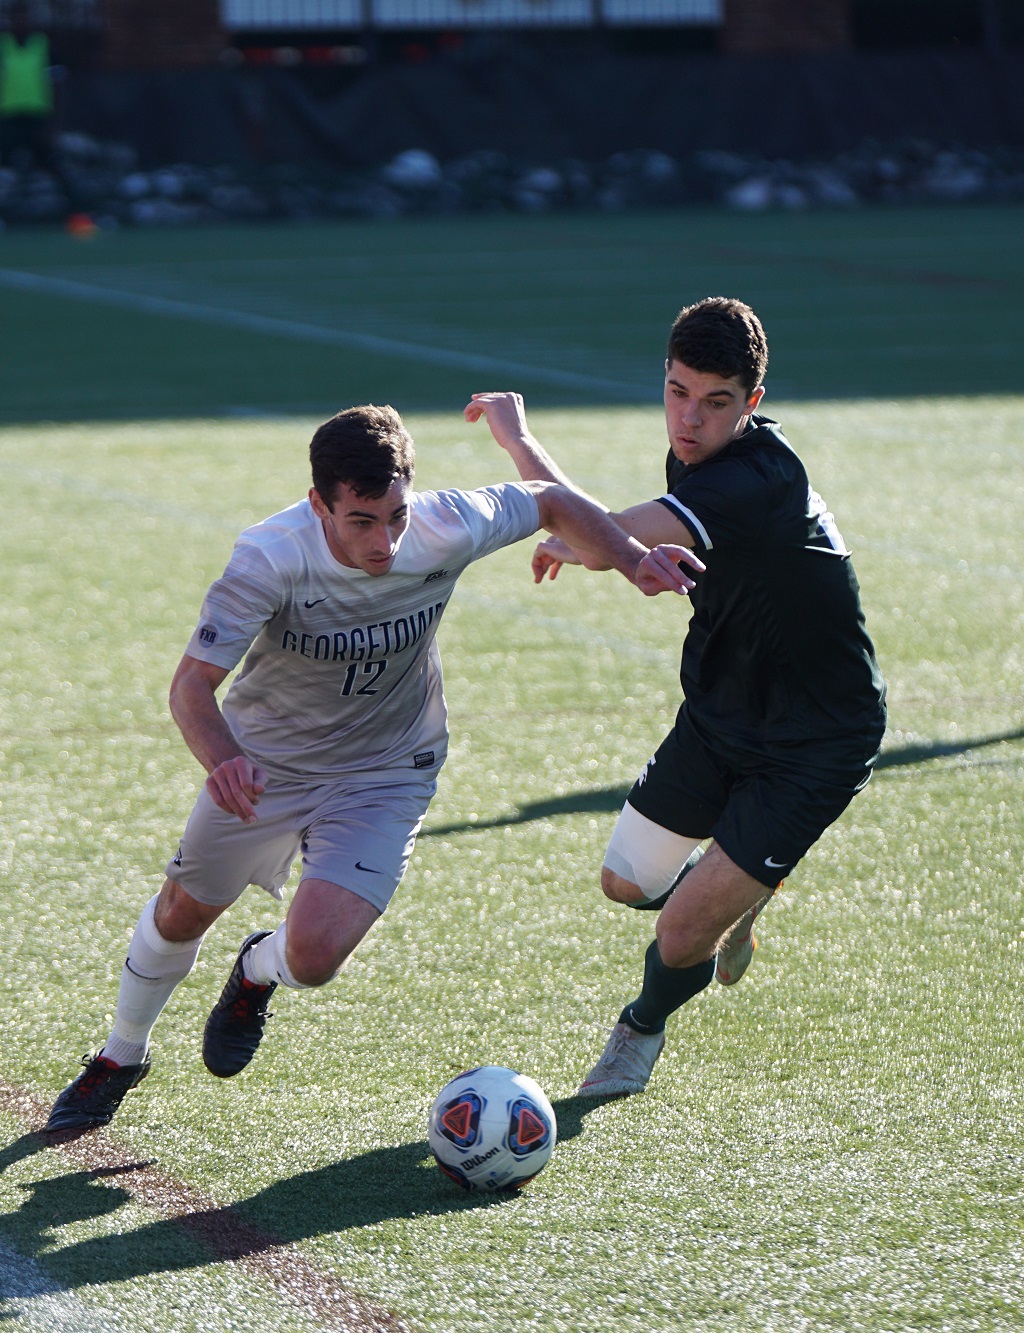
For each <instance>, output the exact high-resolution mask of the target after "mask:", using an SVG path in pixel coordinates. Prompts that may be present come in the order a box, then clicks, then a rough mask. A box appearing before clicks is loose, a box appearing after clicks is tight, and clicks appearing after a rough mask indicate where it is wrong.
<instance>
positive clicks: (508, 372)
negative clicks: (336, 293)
mask: <svg viewBox="0 0 1024 1333" xmlns="http://www.w3.org/2000/svg"><path fill="white" fill-rule="evenodd" d="M0 286H3V287H7V288H10V289H11V290H13V291H25V292H37V293H42V294H43V295H46V296H58V297H64V298H65V299H67V300H71V301H84V302H86V303H88V304H92V305H106V306H113V307H115V308H116V309H119V310H130V311H132V312H133V313H138V314H146V315H160V316H163V317H167V318H171V319H187V320H193V321H195V322H197V323H201V324H213V325H216V326H219V327H221V328H228V329H238V330H241V331H243V332H245V333H257V334H266V335H267V336H269V337H273V338H287V339H289V340H291V341H293V342H307V343H322V344H325V345H326V346H329V347H348V348H354V349H356V350H357V351H361V352H371V353H375V354H377V355H380V356H387V357H405V358H407V359H408V360H411V361H421V362H426V363H428V364H431V365H441V366H448V367H450V368H452V369H455V370H471V371H476V372H480V373H486V374H492V375H493V374H500V375H502V376H503V377H504V381H503V382H507V379H508V377H509V376H519V377H525V378H529V379H531V380H533V381H534V382H539V383H543V384H553V385H557V386H559V387H560V388H567V389H581V390H587V391H588V392H590V393H593V394H597V395H599V396H600V397H601V398H602V399H603V400H608V399H612V400H616V401H619V400H625V401H627V402H636V401H638V400H639V399H641V398H645V397H647V396H648V395H647V394H645V391H644V388H643V386H640V385H637V384H630V383H623V382H621V381H618V380H608V379H603V378H600V377H598V376H594V375H580V374H577V373H575V372H573V371H568V370H558V369H556V368H555V367H553V366H535V365H528V364H523V363H521V362H516V361H506V360H505V359H504V358H503V357H491V356H480V355H479V354H477V353H473V352H458V351H453V350H451V349H448V348H444V347H430V346H427V345H426V344H423V343H414V342H404V341H402V340H400V339H397V338H382V337H380V336H378V335H377V334H372V333H356V332H353V331H352V330H349V329H334V328H330V327H329V326H327V325H324V324H312V323H309V322H307V321H304V320H294V319H282V318H280V317H278V316H275V315H258V314H255V313H253V312H251V311H246V310H233V309H231V308H230V307H226V306H217V305H207V304H205V303H202V302H197V301H182V300H178V299H175V298H172V297H168V296H152V295H149V294H147V293H145V292H131V291H123V290H121V289H120V288H116V287H102V286H98V285H97V284H95V283H91V282H80V281H77V280H75V279H72V278H57V277H52V276H48V275H45V274H40V273H26V272H24V271H22V270H19V269H0Z"/></svg>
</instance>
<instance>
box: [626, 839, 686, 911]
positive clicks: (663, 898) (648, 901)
mask: <svg viewBox="0 0 1024 1333" xmlns="http://www.w3.org/2000/svg"><path fill="white" fill-rule="evenodd" d="M703 855H704V848H703V847H695V848H694V849H693V851H692V852H691V853H690V855H689V857H688V858H687V861H686V864H685V865H684V866H683V868H682V870H680V872H679V874H678V875H677V876H676V882H675V884H673V885H672V887H671V888H670V889H666V890H665V892H664V893H662V894H660V895H659V896H658V897H657V898H645V899H644V900H643V902H642V903H630V904H629V905H630V907H633V908H635V909H636V911H638V912H660V911H661V909H662V908H663V907H664V906H665V904H666V903H667V902H668V900H669V899H670V898H671V897H672V895H673V893H675V891H676V885H678V883H679V881H680V880H681V879H682V878H683V876H684V875H688V874H689V873H690V871H691V870H692V869H693V867H694V866H695V865H696V864H697V862H698V861H699V860H700V858H701V857H702V856H703Z"/></svg>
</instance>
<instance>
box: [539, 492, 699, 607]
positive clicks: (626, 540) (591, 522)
mask: <svg viewBox="0 0 1024 1333" xmlns="http://www.w3.org/2000/svg"><path fill="white" fill-rule="evenodd" d="M527 485H528V487H529V489H530V490H531V491H532V492H533V494H534V496H535V497H536V500H537V508H538V510H539V511H540V522H541V526H542V527H544V528H547V530H548V531H549V532H550V533H552V534H553V535H554V536H555V537H556V538H558V539H559V540H560V541H561V542H564V543H565V544H566V546H568V547H569V549H570V551H571V552H572V553H575V552H577V551H579V552H582V553H584V560H585V563H587V564H591V561H593V565H594V567H595V568H602V569H617V570H618V571H619V573H620V574H622V575H624V577H626V578H627V579H629V581H630V582H631V583H635V584H636V585H637V587H638V588H639V589H640V591H641V592H643V593H644V594H645V596H648V597H653V596H655V594H657V593H659V592H666V591H671V592H677V593H682V594H686V593H688V592H691V591H692V590H693V588H694V587H695V586H696V585H695V584H694V581H693V579H692V578H691V577H690V576H689V574H688V573H686V571H685V570H684V569H682V568H681V562H682V563H685V564H687V565H688V566H689V567H690V568H691V569H693V570H696V571H698V572H699V571H701V570H703V568H704V565H703V564H702V563H701V561H700V560H698V559H697V557H696V556H695V555H694V554H693V552H692V551H689V550H687V549H686V548H685V547H684V546H678V545H674V546H670V547H666V548H665V549H666V550H668V551H670V552H673V553H675V554H673V555H672V556H671V558H669V557H667V556H665V555H663V554H659V553H656V552H651V551H649V550H648V549H647V547H646V546H645V545H644V544H643V542H641V541H638V540H637V539H636V538H635V537H633V536H630V534H629V533H628V532H625V531H624V530H623V528H622V527H621V526H620V525H619V523H618V521H617V520H616V518H615V517H613V516H612V515H611V514H609V512H608V511H607V509H605V508H604V507H603V506H602V505H599V504H598V503H597V502H596V501H595V500H592V499H590V497H589V496H586V495H583V494H582V492H580V491H577V490H574V489H572V488H570V487H568V486H562V485H560V484H559V483H557V482H550V481H547V482H543V481H539V482H538V481H534V482H528V483H527ZM542 545H543V543H542ZM556 551H557V548H556ZM652 556H654V558H653V559H651V558H650V557H652ZM557 558H558V557H557V554H556V555H555V557H554V559H556V560H557ZM551 563H553V562H552V561H548V562H547V565H546V566H545V567H550V565H551ZM543 576H544V569H543V568H542V569H541V570H540V571H539V573H538V569H537V557H536V556H535V557H534V577H535V579H536V580H537V582H540V579H541V578H543Z"/></svg>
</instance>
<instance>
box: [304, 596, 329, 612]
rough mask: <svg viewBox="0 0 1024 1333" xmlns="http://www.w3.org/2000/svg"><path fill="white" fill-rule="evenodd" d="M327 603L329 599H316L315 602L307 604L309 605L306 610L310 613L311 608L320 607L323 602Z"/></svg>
mask: <svg viewBox="0 0 1024 1333" xmlns="http://www.w3.org/2000/svg"><path fill="white" fill-rule="evenodd" d="M326 601H327V598H326V597H318V598H317V599H316V601H315V602H307V603H306V610H307V611H308V610H309V609H310V607H312V606H319V605H320V603H321V602H326Z"/></svg>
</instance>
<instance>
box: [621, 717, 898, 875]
mask: <svg viewBox="0 0 1024 1333" xmlns="http://www.w3.org/2000/svg"><path fill="white" fill-rule="evenodd" d="M865 748H866V750H867V753H866V754H865V758H864V760H863V762H860V763H858V764H851V762H850V759H849V754H848V750H847V752H846V753H844V754H843V755H842V756H841V757H838V756H837V757H836V759H835V760H834V761H833V760H832V758H831V757H830V754H829V751H828V748H827V747H824V746H818V745H815V746H792V747H786V752H785V753H784V754H782V753H781V752H780V756H779V758H778V760H777V761H775V760H773V759H772V758H771V757H753V756H747V755H744V756H739V755H731V754H729V753H728V752H722V751H718V750H714V751H713V750H711V749H710V748H709V747H708V746H707V745H705V744H704V742H703V741H702V740H701V738H700V736H699V735H698V734H697V732H696V731H695V730H694V727H693V725H692V723H691V722H690V721H689V719H688V718H687V717H686V714H685V710H683V711H682V712H681V713H680V716H679V718H678V720H677V722H676V725H675V727H674V728H673V730H672V731H671V732H669V734H668V735H667V736H666V737H665V739H664V741H662V743H661V745H660V746H659V747H658V750H657V751H656V753H655V754H654V756H653V758H652V759H651V760H650V761H649V762H648V764H647V767H646V768H645V769H644V771H643V773H641V775H640V777H639V778H638V779H637V781H636V782H635V783H634V785H633V789H632V791H631V792H630V793H629V796H628V797H627V798H626V799H627V800H628V801H629V804H630V805H631V806H633V808H634V809H636V810H638V811H639V812H640V814H642V815H645V816H646V817H647V818H648V819H650V820H653V822H654V823H655V824H660V825H661V826H662V828H667V829H670V830H671V831H672V832H673V833H678V834H679V835H680V836H681V837H684V838H700V839H702V840H703V839H704V838H714V840H715V842H716V843H717V844H718V845H719V847H721V849H722V851H723V852H725V854H726V856H728V857H729V858H730V860H732V861H735V863H736V864H737V865H738V866H739V867H740V869H741V870H745V871H746V872H747V874H748V875H752V876H753V877H754V879H756V880H759V881H760V882H761V883H762V884H764V885H766V886H767V887H769V888H774V887H775V886H776V885H777V884H779V883H781V881H782V880H784V879H785V878H786V876H787V875H788V874H789V873H790V871H791V870H792V869H793V867H794V866H795V865H796V864H797V862H798V861H799V860H800V859H801V857H803V856H804V855H805V853H806V852H807V851H809V849H810V848H811V847H813V845H814V844H815V843H816V842H817V841H818V839H819V838H820V837H821V835H822V833H824V831H825V830H826V829H827V828H828V826H829V825H830V824H833V823H834V822H835V821H836V820H837V819H838V818H839V816H840V815H841V814H842V813H843V811H844V810H845V809H846V807H847V806H848V805H849V804H850V802H851V801H852V800H853V798H854V796H855V795H856V794H857V792H859V791H860V790H861V788H862V787H864V786H865V785H866V784H867V781H868V779H869V778H870V776H871V769H872V765H873V764H874V761H875V758H876V757H877V747H876V748H875V749H873V750H872V749H871V747H870V744H869V745H867V746H866V747H865Z"/></svg>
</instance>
